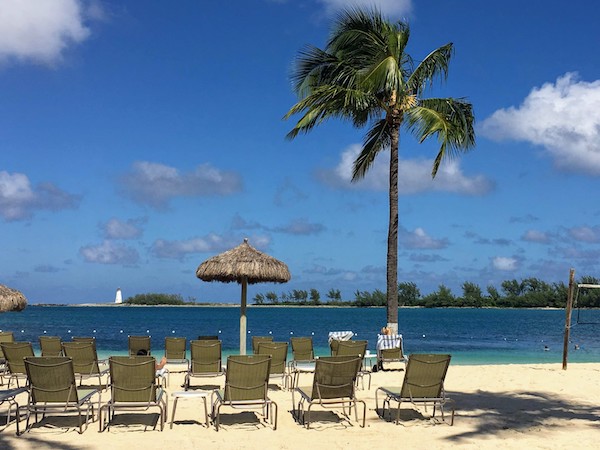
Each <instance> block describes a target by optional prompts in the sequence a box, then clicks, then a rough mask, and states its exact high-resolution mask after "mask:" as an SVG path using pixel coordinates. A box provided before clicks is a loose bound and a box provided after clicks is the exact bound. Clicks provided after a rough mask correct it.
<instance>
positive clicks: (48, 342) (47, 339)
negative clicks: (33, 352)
mask: <svg viewBox="0 0 600 450" xmlns="http://www.w3.org/2000/svg"><path fill="white" fill-rule="evenodd" d="M40 350H41V351H42V356H63V354H62V342H61V339H60V337H58V336H40Z"/></svg>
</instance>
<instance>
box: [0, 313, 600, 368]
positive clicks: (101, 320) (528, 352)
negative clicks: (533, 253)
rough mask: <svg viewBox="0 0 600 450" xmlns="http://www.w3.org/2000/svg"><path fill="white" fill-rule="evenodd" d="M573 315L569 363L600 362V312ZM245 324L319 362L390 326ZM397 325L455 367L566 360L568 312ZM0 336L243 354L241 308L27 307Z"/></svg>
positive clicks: (427, 318) (3, 318)
mask: <svg viewBox="0 0 600 450" xmlns="http://www.w3.org/2000/svg"><path fill="white" fill-rule="evenodd" d="M576 316H577V313H576V312H574V314H573V321H572V324H573V326H572V328H571V343H570V346H569V362H570V363H571V362H573V363H575V362H600V310H586V311H582V312H581V317H580V319H581V320H582V321H585V322H590V323H588V324H581V323H580V324H578V323H577V322H576V320H575V319H576ZM247 317H248V339H247V341H248V346H249V347H250V341H251V339H250V337H251V336H252V335H256V336H264V335H272V336H273V338H274V340H276V341H289V338H290V337H292V336H312V337H313V342H314V345H315V351H316V353H317V354H318V355H327V354H329V347H328V343H327V335H328V332H329V331H342V330H351V331H353V332H354V333H355V335H356V339H366V340H368V341H369V349H371V351H372V352H374V351H375V342H376V339H377V332H378V331H379V330H380V329H381V327H382V326H384V325H385V321H386V320H385V309H384V308H327V307H250V308H248V310H247ZM398 325H399V330H400V333H402V335H403V338H404V350H405V352H406V353H408V354H410V353H418V352H431V353H450V354H452V362H453V364H505V363H560V362H561V361H562V349H563V336H564V329H565V312H564V311H563V310H550V309H548V310H546V309H526V310H522V309H470V308H441V309H436V308H434V309H422V308H401V309H400V311H399V324H398ZM0 330H4V331H9V330H10V331H13V332H14V333H15V339H16V340H19V341H31V342H32V343H33V345H34V348H35V349H36V350H39V346H38V337H39V336H41V335H48V336H60V337H62V339H63V340H70V338H71V337H72V336H95V337H96V342H97V348H98V352H99V356H100V357H107V356H109V355H115V354H124V353H126V352H127V336H128V335H151V336H152V353H153V354H154V355H156V356H162V351H163V349H164V338H165V337H166V336H174V337H187V338H188V340H191V339H195V338H196V337H197V336H198V335H211V334H218V335H219V336H220V337H221V340H222V341H223V351H224V353H225V354H226V355H227V354H234V353H238V352H239V308H238V307H127V306H121V307H114V306H95V307H82V306H43V307H42V306H29V307H28V308H27V309H25V310H24V311H22V312H20V313H4V314H0ZM576 344H577V345H578V346H579V349H578V350H575V345H576ZM546 346H547V347H548V348H547V350H546V349H545V347H546Z"/></svg>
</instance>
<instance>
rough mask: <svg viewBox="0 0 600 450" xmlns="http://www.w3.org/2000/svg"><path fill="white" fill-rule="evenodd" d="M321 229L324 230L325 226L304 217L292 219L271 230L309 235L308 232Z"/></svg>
mask: <svg viewBox="0 0 600 450" xmlns="http://www.w3.org/2000/svg"><path fill="white" fill-rule="evenodd" d="M323 230H325V226H324V225H323V224H320V223H311V222H308V221H307V220H306V219H295V220H292V221H291V222H290V223H288V224H287V225H282V226H279V227H275V228H274V229H273V231H277V232H280V233H288V234H295V235H305V236H306V235H310V234H319V233H321V232H322V231H323Z"/></svg>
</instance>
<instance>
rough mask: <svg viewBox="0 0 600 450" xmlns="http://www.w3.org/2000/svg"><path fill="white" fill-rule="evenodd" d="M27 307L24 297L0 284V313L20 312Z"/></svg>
mask: <svg viewBox="0 0 600 450" xmlns="http://www.w3.org/2000/svg"><path fill="white" fill-rule="evenodd" d="M26 306H27V299H26V298H25V296H24V295H23V294H22V293H21V292H19V291H17V290H15V289H11V288H9V287H7V286H4V285H3V284H0V312H6V311H22V310H24V309H25V307H26Z"/></svg>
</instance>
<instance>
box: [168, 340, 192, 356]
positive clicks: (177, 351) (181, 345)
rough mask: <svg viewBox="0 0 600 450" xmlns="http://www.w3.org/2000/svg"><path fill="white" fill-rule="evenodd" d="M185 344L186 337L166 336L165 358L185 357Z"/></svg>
mask: <svg viewBox="0 0 600 450" xmlns="http://www.w3.org/2000/svg"><path fill="white" fill-rule="evenodd" d="M186 346H187V339H186V338H184V337H166V338H165V358H167V360H177V359H178V360H182V359H185V348H186Z"/></svg>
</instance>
